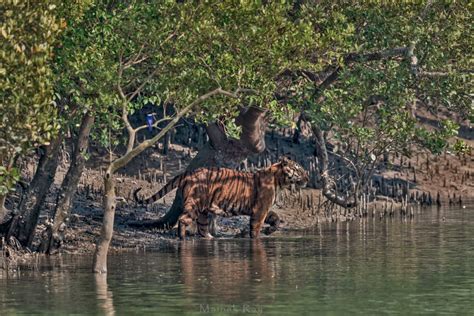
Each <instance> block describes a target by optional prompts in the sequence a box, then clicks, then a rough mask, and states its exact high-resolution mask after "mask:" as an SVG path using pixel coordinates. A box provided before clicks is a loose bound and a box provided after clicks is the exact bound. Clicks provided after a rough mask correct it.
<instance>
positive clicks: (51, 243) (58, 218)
mask: <svg viewBox="0 0 474 316" xmlns="http://www.w3.org/2000/svg"><path fill="white" fill-rule="evenodd" d="M93 125H94V116H92V115H90V114H89V113H86V114H84V117H83V118H82V123H81V127H80V129H79V134H78V135H77V138H76V141H75V144H74V152H73V155H72V158H71V165H70V166H69V170H68V172H67V174H66V177H65V178H64V180H63V183H62V185H61V189H60V191H59V196H58V202H57V204H56V208H55V210H54V220H53V224H52V225H51V226H48V228H47V229H46V232H45V236H44V238H43V240H42V242H41V246H40V249H39V250H40V251H41V252H46V253H51V252H52V251H53V250H54V249H56V248H58V247H59V246H60V241H61V240H62V236H60V235H61V234H62V233H60V228H61V227H62V226H63V225H64V221H65V219H66V217H67V216H68V215H69V209H70V207H71V203H72V200H73V197H74V194H75V193H76V191H77V186H78V185H79V180H80V179H81V175H82V171H83V170H84V166H85V163H86V157H85V156H84V155H85V153H86V150H87V148H88V146H89V134H90V131H91V128H92V126H93Z"/></svg>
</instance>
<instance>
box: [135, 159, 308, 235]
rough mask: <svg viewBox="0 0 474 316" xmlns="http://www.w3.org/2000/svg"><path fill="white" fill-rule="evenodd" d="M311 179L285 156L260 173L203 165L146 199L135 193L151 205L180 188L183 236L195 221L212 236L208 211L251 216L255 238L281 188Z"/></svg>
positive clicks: (273, 220)
mask: <svg viewBox="0 0 474 316" xmlns="http://www.w3.org/2000/svg"><path fill="white" fill-rule="evenodd" d="M307 181H308V175H307V173H306V171H304V169H303V168H302V167H301V166H299V165H298V164H297V163H296V162H294V161H291V160H289V159H287V158H283V159H281V160H280V161H279V162H278V163H275V164H273V165H272V166H270V167H268V168H266V169H263V170H259V171H257V172H243V171H237V170H232V169H225V168H200V169H197V170H194V171H190V172H185V173H183V174H181V175H178V176H177V177H175V178H174V179H173V180H171V181H170V182H168V183H167V184H166V185H165V186H164V187H163V188H162V189H161V190H160V191H158V192H157V193H156V194H154V195H153V196H151V197H149V198H147V199H145V200H144V201H140V199H139V198H138V195H137V193H138V191H139V190H140V189H138V190H136V191H135V192H134V196H135V200H137V201H139V202H141V203H146V204H149V203H153V202H155V201H157V200H159V199H161V198H162V197H164V196H165V195H166V194H168V193H169V192H170V191H172V190H173V189H176V188H178V190H180V191H181V194H182V197H183V212H182V213H181V214H180V215H179V217H178V221H179V225H180V228H179V234H180V237H181V238H183V237H184V235H185V230H186V226H188V225H190V224H191V223H192V222H193V221H196V222H197V225H198V232H199V233H200V234H201V235H202V236H205V237H210V236H209V233H208V229H207V226H208V213H212V214H216V215H221V216H235V215H248V216H250V226H251V227H250V234H251V237H258V235H259V233H260V229H261V227H262V225H263V223H264V221H265V219H266V218H267V215H269V211H270V207H271V206H272V205H273V202H274V200H275V197H276V193H277V189H278V188H279V187H285V186H288V185H291V184H297V185H300V186H304V185H306V182H307ZM165 217H166V215H165ZM275 217H276V218H275ZM268 222H270V223H278V222H279V220H278V217H277V215H276V214H275V213H273V212H272V213H270V215H269V216H268ZM173 224H174V223H173ZM275 230H276V228H275Z"/></svg>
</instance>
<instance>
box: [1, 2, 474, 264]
mask: <svg viewBox="0 0 474 316" xmlns="http://www.w3.org/2000/svg"><path fill="white" fill-rule="evenodd" d="M34 3H35V5H27V4H23V3H19V2H18V1H7V2H6V3H5V4H2V6H4V10H3V11H4V16H5V23H3V25H2V27H1V36H2V56H1V58H2V66H1V68H0V73H1V75H2V81H1V84H2V89H1V90H2V106H1V110H0V111H1V117H2V119H1V120H0V124H1V125H0V127H1V128H0V160H1V166H0V233H1V234H2V236H3V237H2V247H4V248H5V249H7V248H6V247H9V248H8V249H12V247H14V248H18V249H30V250H33V251H39V252H43V253H49V254H51V253H54V252H56V251H58V249H60V248H61V245H62V244H64V240H65V236H66V235H67V231H68V229H70V227H71V225H72V222H74V220H72V218H74V214H76V215H77V213H76V212H74V205H78V204H77V203H76V202H77V201H78V200H83V198H84V196H85V197H87V199H89V200H92V201H93V203H95V204H94V208H95V207H97V205H96V203H98V201H99V200H100V203H101V205H102V206H101V208H100V212H101V214H100V216H101V219H102V227H101V232H100V235H99V236H96V237H97V243H96V245H97V246H96V251H95V260H94V271H96V272H106V271H107V270H106V268H107V262H106V258H107V252H108V249H109V245H110V242H111V239H112V236H113V228H114V222H115V216H116V213H117V209H119V208H120V209H126V210H127V211H128V212H131V211H133V210H134V209H136V205H134V204H133V203H132V202H131V201H130V200H129V199H130V197H131V195H130V192H131V191H132V190H133V189H134V188H136V187H137V181H139V182H140V181H147V183H150V182H151V183H156V182H157V177H158V178H159V180H160V181H161V182H162V184H163V185H164V183H165V182H166V180H167V179H169V176H170V175H174V174H176V173H178V172H180V171H181V172H182V171H183V170H184V169H187V170H192V169H195V168H199V167H203V166H207V167H210V166H219V167H231V168H244V169H249V168H252V167H262V166H266V165H268V164H269V163H270V162H271V161H275V160H276V159H277V158H278V156H280V155H282V154H288V153H290V154H293V155H294V156H295V157H296V158H297V160H299V161H300V162H301V163H302V165H304V166H305V167H306V168H308V170H310V172H311V175H312V176H311V178H312V180H311V183H310V188H309V189H308V190H313V191H307V192H303V193H302V192H299V198H298V203H296V204H295V202H294V201H293V202H290V200H291V199H290V198H289V197H288V198H285V196H286V195H283V197H280V198H279V200H278V203H280V208H282V209H285V208H287V209H290V208H291V209H298V210H310V209H311V212H310V213H311V216H309V217H312V218H319V214H320V213H322V212H327V210H328V209H331V210H333V209H335V208H336V209H339V210H344V211H343V213H344V216H349V214H350V217H351V218H357V217H361V216H363V213H364V212H366V211H367V210H368V207H367V205H368V203H371V202H376V201H378V200H380V198H381V197H382V196H385V197H387V199H390V200H387V199H386V201H388V202H386V203H385V205H383V203H382V204H380V205H379V204H374V205H378V206H377V207H379V208H381V209H385V211H386V212H387V213H388V212H389V208H390V206H389V205H390V204H389V203H392V204H391V205H392V206H391V207H392V208H393V203H398V202H400V203H401V205H405V206H404V207H405V210H404V212H405V214H406V212H407V206H406V205H407V203H408V201H409V200H410V201H416V202H418V203H426V204H433V203H435V202H436V201H438V203H441V200H442V199H444V201H448V200H449V201H451V200H453V201H454V197H453V194H456V198H459V197H461V198H463V197H464V196H466V197H467V196H468V194H469V193H472V185H473V177H474V175H473V170H472V169H473V168H472V155H471V154H472V153H471V146H472V144H473V137H472V128H471V124H472V122H473V119H474V117H473V115H474V112H473V107H472V94H471V93H470V90H472V83H473V65H472V32H471V31H470V30H471V28H472V27H471V25H470V24H471V23H470V21H471V20H472V11H473V10H472V9H473V8H472V4H471V3H469V2H467V1H457V2H442V1H425V2H417V3H407V4H403V5H402V4H397V3H385V2H380V3H364V2H360V3H358V4H354V5H352V6H346V5H345V4H344V3H343V2H342V1H336V2H334V1H317V2H316V1H282V2H278V3H273V2H268V3H260V1H240V2H239V1H223V2H222V1H210V2H200V3H194V2H191V1H184V2H183V1H163V2H160V3H151V2H149V1H118V2H117V1H93V0H82V1H48V2H41V1H35V2H34ZM156 155H158V156H156ZM447 155H449V156H447ZM170 157H172V158H170ZM443 159H444V160H443ZM164 161H165V162H166V161H168V162H169V163H171V164H173V166H172V167H168V170H166V169H167V167H166V163H163V162H164ZM442 161H445V162H443V164H444V163H445V164H446V167H445V168H444V169H442V170H440V164H441V162H442ZM155 164H158V165H155ZM153 165H155V167H156V168H153V167H152V166H153ZM436 166H438V167H436ZM86 167H88V169H86ZM441 168H443V167H441ZM33 171H34V172H33ZM397 172H398V173H399V174H401V175H406V177H396V176H395V175H396V173H397ZM145 174H147V175H148V179H147V178H146V177H145V176H144V175H145ZM157 175H158V176H157ZM97 177H99V178H102V179H98V178H97ZM167 177H168V178H167ZM430 177H431V180H430ZM433 177H435V178H438V179H439V181H438V183H435V184H433V180H432V179H433ZM443 177H444V179H442V178H443ZM451 177H453V179H452V178H451ZM91 178H94V180H93V181H89V180H90V179H91ZM134 178H137V179H134ZM451 183H454V184H453V185H454V186H455V187H454V188H452V187H451ZM447 187H449V189H448V190H446V189H444V188H447ZM91 188H92V189H91ZM153 191H156V187H155V188H154V190H153ZM439 191H444V192H442V193H439ZM315 192H317V193H315ZM447 192H450V196H449V199H448V198H447V196H446V193H447ZM441 195H442V197H441ZM316 196H317V197H316ZM48 199H53V201H54V202H53V203H52V204H53V205H49V203H48ZM456 201H457V199H456ZM117 203H119V204H121V205H119V206H118V205H117ZM290 203H292V205H291V206H290ZM181 204H182V201H181V197H180V195H179V194H177V196H176V198H175V199H174V200H173V203H172V205H171V206H170V207H171V210H172V211H176V210H178V211H179V209H181V208H182V205H181ZM82 206H84V204H82ZM374 207H375V206H374ZM86 208H87V206H86ZM340 213H341V212H340ZM300 215H301V212H296V216H292V217H291V218H298V221H299V219H300V218H301V216H300ZM120 217H121V218H124V217H123V216H122V215H120ZM76 219H77V218H76ZM296 221H297V220H296V219H295V222H296ZM309 222H311V220H309ZM121 224H123V225H126V224H127V223H126V221H125V222H124V223H121ZM38 225H40V226H41V229H38V227H39V226H38ZM152 225H153V219H151V220H148V222H147V226H152Z"/></svg>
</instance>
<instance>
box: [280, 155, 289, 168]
mask: <svg viewBox="0 0 474 316" xmlns="http://www.w3.org/2000/svg"><path fill="white" fill-rule="evenodd" d="M289 162H290V158H288V157H286V156H282V157H281V158H280V163H281V164H282V165H283V166H287V165H288V163H289Z"/></svg>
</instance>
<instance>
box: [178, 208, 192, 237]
mask: <svg viewBox="0 0 474 316" xmlns="http://www.w3.org/2000/svg"><path fill="white" fill-rule="evenodd" d="M192 222H193V219H192V217H191V216H190V215H189V214H186V213H185V214H182V215H181V216H180V217H179V220H178V223H179V224H178V237H179V239H181V240H182V239H184V238H185V237H186V227H188V226H189V225H191V223H192Z"/></svg>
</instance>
